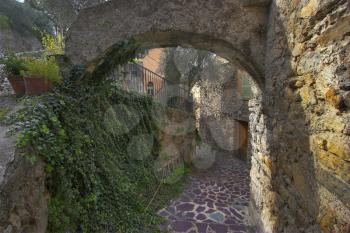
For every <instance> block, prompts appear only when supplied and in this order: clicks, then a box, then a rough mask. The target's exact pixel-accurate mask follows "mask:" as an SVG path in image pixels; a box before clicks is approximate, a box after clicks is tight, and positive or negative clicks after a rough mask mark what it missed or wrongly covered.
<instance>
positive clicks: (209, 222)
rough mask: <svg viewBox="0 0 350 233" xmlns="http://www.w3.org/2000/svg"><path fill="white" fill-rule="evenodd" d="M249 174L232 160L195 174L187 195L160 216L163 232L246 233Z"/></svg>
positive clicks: (183, 195)
mask: <svg viewBox="0 0 350 233" xmlns="http://www.w3.org/2000/svg"><path fill="white" fill-rule="evenodd" d="M248 202H249V171H248V168H247V165H246V162H244V161H240V160H238V159H234V158H231V159H230V160H229V161H227V160H226V161H225V162H221V163H220V164H216V165H215V166H214V167H212V168H210V169H209V170H207V171H200V172H195V173H193V174H191V176H190V182H189V184H188V185H187V187H186V188H185V190H184V191H183V193H182V194H181V195H180V197H178V198H177V199H176V200H174V201H172V202H171V203H170V205H169V206H168V207H166V208H165V209H162V210H160V211H159V214H160V215H161V216H163V217H165V218H167V219H168V220H169V221H167V223H165V224H164V225H163V226H162V230H164V231H166V230H167V231H169V232H176V233H177V232H186V233H197V232H198V233H238V232H239V233H243V232H251V230H249V226H248Z"/></svg>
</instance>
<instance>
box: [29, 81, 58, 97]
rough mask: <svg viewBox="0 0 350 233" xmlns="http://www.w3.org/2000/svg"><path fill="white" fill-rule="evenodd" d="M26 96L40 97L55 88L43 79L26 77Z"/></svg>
mask: <svg viewBox="0 0 350 233" xmlns="http://www.w3.org/2000/svg"><path fill="white" fill-rule="evenodd" d="M24 85H25V88H26V95H38V94H41V93H44V92H47V91H50V90H51V89H52V87H53V85H52V82H51V81H49V80H45V79H44V78H42V77H24Z"/></svg>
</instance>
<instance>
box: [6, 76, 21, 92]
mask: <svg viewBox="0 0 350 233" xmlns="http://www.w3.org/2000/svg"><path fill="white" fill-rule="evenodd" d="M7 79H8V80H9V82H10V84H11V86H12V89H13V90H14V91H15V93H16V95H24V93H25V91H26V89H25V85H24V79H23V77H22V76H19V75H11V76H8V77H7Z"/></svg>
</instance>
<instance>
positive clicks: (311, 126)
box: [66, 0, 350, 233]
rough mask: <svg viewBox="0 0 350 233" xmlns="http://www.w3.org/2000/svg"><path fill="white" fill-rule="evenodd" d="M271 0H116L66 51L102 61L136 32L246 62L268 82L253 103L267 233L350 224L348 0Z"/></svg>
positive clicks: (91, 12)
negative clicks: (115, 47) (102, 58)
mask: <svg viewBox="0 0 350 233" xmlns="http://www.w3.org/2000/svg"><path fill="white" fill-rule="evenodd" d="M268 2H269V1H265V0H244V1H243V0H241V1H239V0H207V1H200V0H172V1H170V0H168V1H166V0H164V1H156V0H149V1H143V0H129V1H127V0H112V1H110V2H108V3H105V4H102V5H99V6H96V7H93V8H88V9H85V10H84V11H82V12H81V14H80V15H79V17H78V20H77V21H76V22H75V23H74V24H73V26H72V28H71V30H70V33H69V36H68V38H67V47H66V48H67V49H66V52H67V55H68V57H69V58H70V59H71V60H72V61H73V63H74V64H87V63H95V62H98V61H99V58H100V57H102V56H103V55H104V54H105V53H106V51H108V50H109V48H111V47H112V46H113V45H114V44H116V43H118V42H120V41H123V40H125V39H130V38H134V39H136V41H137V42H139V43H140V44H142V45H144V46H146V47H163V46H170V45H182V46H184V47H186V46H187V47H195V48H205V49H207V50H211V51H213V52H216V53H218V54H219V55H220V56H222V57H224V58H227V59H228V60H230V61H231V62H236V63H239V64H240V65H241V66H242V67H244V68H245V69H246V70H247V71H248V72H249V73H250V74H251V75H252V77H253V78H254V79H255V80H256V81H257V82H258V83H259V84H260V86H261V89H262V96H260V97H259V98H257V99H255V100H252V101H250V103H249V107H250V110H251V112H252V114H251V115H250V119H249V121H250V140H249V141H250V142H251V145H250V151H251V158H252V161H251V163H252V170H251V178H252V181H251V193H252V197H251V205H252V208H251V209H252V214H253V217H255V220H256V222H258V224H259V225H260V226H261V232H274V233H275V232H276V233H277V232H278V233H279V232H286V233H289V232H293V233H294V232H344V233H345V232H348V230H349V228H350V226H349V224H348V222H349V221H348V220H349V219H350V206H349V203H350V201H349V200H350V184H349V182H350V181H349V179H350V178H349V169H350V165H349V161H350V147H349V145H350V115H349V109H350V100H349V99H350V93H349V91H350V84H349V83H350V82H349V75H348V73H349V67H350V66H349V62H350V58H349V48H350V41H349V33H350V26H349V22H350V21H349V14H350V7H349V5H348V1H346V0H324V1H318V0H309V1H307V0H305V1H298V0H293V1H289V0H279V1H272V3H271V5H270V6H269V7H266V4H267V3H268ZM265 30H267V34H266V33H265Z"/></svg>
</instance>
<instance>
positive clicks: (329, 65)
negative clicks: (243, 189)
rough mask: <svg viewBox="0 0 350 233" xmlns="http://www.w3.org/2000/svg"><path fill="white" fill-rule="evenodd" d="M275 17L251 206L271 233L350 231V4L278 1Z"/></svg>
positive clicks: (258, 108) (256, 120)
mask: <svg viewBox="0 0 350 233" xmlns="http://www.w3.org/2000/svg"><path fill="white" fill-rule="evenodd" d="M270 14H271V15H270V21H269V32H268V42H267V48H266V61H265V62H266V75H265V78H266V84H265V90H264V94H263V96H262V100H261V101H255V102H252V103H251V108H255V110H254V112H255V113H254V114H253V115H252V116H251V118H250V120H251V126H252V128H251V130H252V131H253V135H252V137H253V139H252V140H253V144H252V149H253V150H252V153H253V159H252V165H253V166H252V171H251V177H252V185H251V187H252V200H253V201H252V206H253V207H256V209H257V211H258V214H257V215H256V216H258V217H257V219H259V221H260V226H261V229H263V231H265V232H343V233H345V232H349V231H350V226H349V220H350V206H349V203H350V199H349V198H350V177H349V174H350V172H349V171H350V163H349V161H350V148H349V145H350V137H349V116H350V114H349V109H350V105H349V97H350V94H349V90H350V78H349V70H350V66H349V64H350V57H349V54H350V53H349V52H350V36H349V33H350V12H349V2H347V1H345V0H309V1H298V0H294V1H284V0H278V1H277V0H276V1H273V2H272V5H271V11H270ZM252 110H253V109H252ZM253 209H254V208H253Z"/></svg>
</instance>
